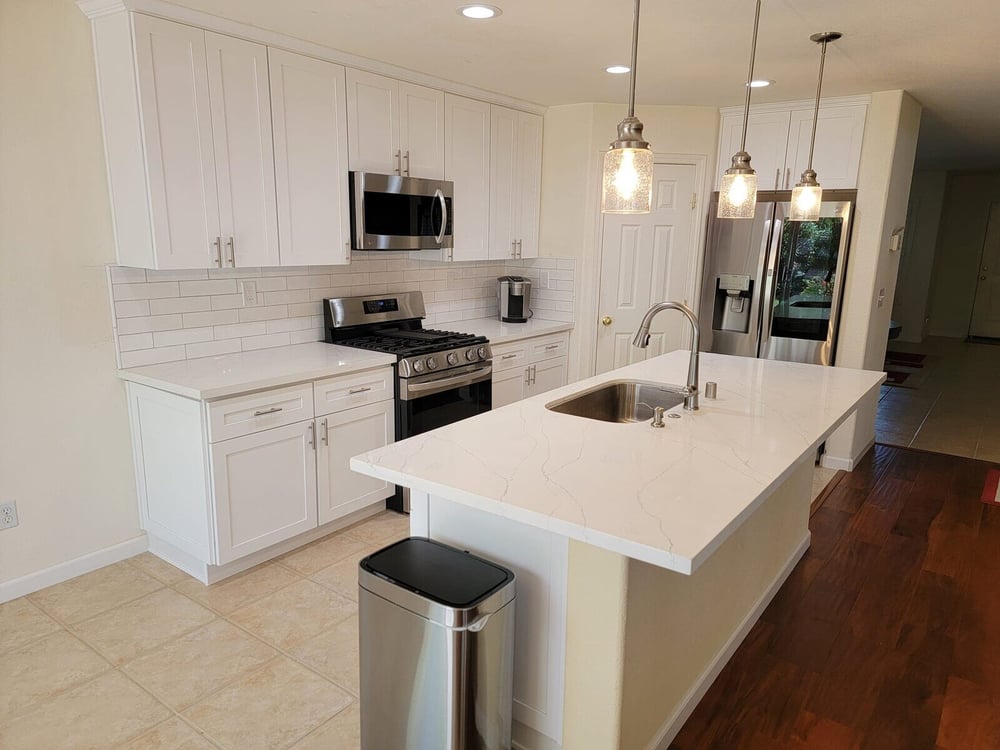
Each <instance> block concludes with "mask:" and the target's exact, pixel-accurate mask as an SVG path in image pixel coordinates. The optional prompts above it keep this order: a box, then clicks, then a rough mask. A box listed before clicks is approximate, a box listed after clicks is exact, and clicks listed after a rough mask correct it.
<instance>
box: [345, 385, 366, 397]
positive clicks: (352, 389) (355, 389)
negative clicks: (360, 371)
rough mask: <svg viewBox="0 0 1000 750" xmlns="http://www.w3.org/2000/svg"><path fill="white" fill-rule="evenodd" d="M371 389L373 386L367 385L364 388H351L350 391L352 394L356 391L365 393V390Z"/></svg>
mask: <svg viewBox="0 0 1000 750" xmlns="http://www.w3.org/2000/svg"><path fill="white" fill-rule="evenodd" d="M370 390H371V386H365V387H364V388H351V390H349V391H348V393H349V394H351V395H353V394H355V393H365V392H367V391H370Z"/></svg>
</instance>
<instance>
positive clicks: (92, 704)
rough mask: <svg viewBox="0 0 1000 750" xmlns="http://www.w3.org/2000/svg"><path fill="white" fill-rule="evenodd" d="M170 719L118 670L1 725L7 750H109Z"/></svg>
mask: <svg viewBox="0 0 1000 750" xmlns="http://www.w3.org/2000/svg"><path fill="white" fill-rule="evenodd" d="M169 716H170V711H169V709H167V707H166V706H164V705H163V704H161V703H159V702H158V701H156V700H154V699H153V698H152V696H150V695H149V693H147V692H146V691H145V690H143V689H142V688H140V687H139V686H138V685H136V684H135V683H134V682H132V681H131V680H129V679H128V678H127V677H125V675H123V674H122V673H121V672H118V671H117V670H112V671H110V672H106V673H105V674H103V675H101V676H100V677H98V678H96V679H94V680H91V681H90V682H88V683H85V684H83V685H80V686H79V687H76V688H73V689H72V690H69V691H67V692H65V693H62V694H61V695H58V696H56V697H55V698H53V699H52V700H50V701H46V702H45V703H43V704H42V705H41V706H39V707H38V708H37V709H35V710H34V711H32V712H30V713H27V714H25V715H23V716H21V717H19V718H18V719H16V720H14V721H12V722H10V723H9V724H6V725H0V747H2V748H3V749H4V750H108V748H111V747H114V746H115V745H117V744H120V743H122V742H125V741H127V740H130V739H131V738H133V737H136V736H138V735H140V734H141V733H143V732H145V731H146V730H147V729H150V728H151V727H153V726H155V725H156V724H159V723H160V722H161V721H163V720H164V719H166V718H168V717H169Z"/></svg>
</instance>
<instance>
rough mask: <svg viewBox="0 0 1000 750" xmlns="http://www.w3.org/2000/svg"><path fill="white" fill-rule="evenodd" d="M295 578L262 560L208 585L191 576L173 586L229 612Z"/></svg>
mask: <svg viewBox="0 0 1000 750" xmlns="http://www.w3.org/2000/svg"><path fill="white" fill-rule="evenodd" d="M298 580H300V578H299V576H298V575H297V574H296V573H293V572H292V571H290V570H288V569H287V568H283V567H281V566H280V565H273V564H271V563H264V564H263V565H258V566H257V567H256V568H251V569H250V570H248V571H246V572H244V573H240V574H239V575H235V576H233V577H232V578H227V579H226V580H224V581H220V582H219V583H213V584H212V585H211V586H205V585H204V584H202V583H201V582H200V581H196V580H194V579H193V578H192V579H190V580H187V581H181V582H180V583H178V584H177V585H176V586H174V588H176V589H177V590H178V591H180V592H181V593H182V594H186V595H187V596H190V597H191V598H192V599H195V600H196V601H199V602H201V603H202V604H204V605H205V606H206V607H211V608H212V609H214V610H215V611H216V612H219V613H221V614H229V613H230V612H232V611H233V610H235V609H239V608H240V607H242V606H244V605H246V604H249V603H250V602H252V601H256V600H257V599H260V598H262V597H264V596H267V595H268V594H270V593H273V592H275V591H277V590H278V589H280V588H282V587H283V586H287V585H289V584H290V583H295V581H298Z"/></svg>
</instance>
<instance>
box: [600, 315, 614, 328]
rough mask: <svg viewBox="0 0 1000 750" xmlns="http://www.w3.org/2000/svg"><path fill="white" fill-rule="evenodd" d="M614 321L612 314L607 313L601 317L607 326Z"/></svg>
mask: <svg viewBox="0 0 1000 750" xmlns="http://www.w3.org/2000/svg"><path fill="white" fill-rule="evenodd" d="M613 322H614V318H612V317H611V316H610V315H605V316H604V317H603V318H601V323H603V324H604V325H606V326H609V325H611V324H612V323H613Z"/></svg>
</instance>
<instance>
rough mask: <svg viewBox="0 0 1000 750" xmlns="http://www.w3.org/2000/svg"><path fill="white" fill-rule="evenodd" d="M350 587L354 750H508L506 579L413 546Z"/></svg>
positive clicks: (510, 582) (499, 572) (510, 638)
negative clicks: (356, 672) (353, 603)
mask: <svg viewBox="0 0 1000 750" xmlns="http://www.w3.org/2000/svg"><path fill="white" fill-rule="evenodd" d="M358 583H359V597H358V601H359V628H360V634H361V635H360V641H361V643H360V647H361V655H360V657H361V665H360V666H361V748H362V750H509V748H510V746H511V745H510V737H511V735H510V733H511V718H512V710H513V671H514V660H513V657H514V653H513V652H514V604H515V601H514V574H513V573H512V572H511V571H509V570H507V569H506V568H503V567H500V566H499V565H496V564H494V563H491V562H489V561H487V560H483V559H482V558H480V557H476V556H475V555H471V554H469V553H467V552H462V551H460V550H457V549H455V548H454V547H449V546H447V545H445V544H441V543H439V542H435V541H432V540H429V539H421V538H416V537H413V538H410V539H404V540H403V541H401V542H397V543H396V544H393V545H391V546H389V547H386V548H384V549H381V550H379V551H378V552H376V553H374V554H372V555H370V556H368V557H366V558H364V559H363V560H362V561H361V562H360V569H359V571H358Z"/></svg>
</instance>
